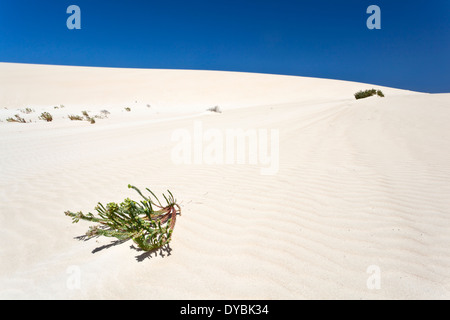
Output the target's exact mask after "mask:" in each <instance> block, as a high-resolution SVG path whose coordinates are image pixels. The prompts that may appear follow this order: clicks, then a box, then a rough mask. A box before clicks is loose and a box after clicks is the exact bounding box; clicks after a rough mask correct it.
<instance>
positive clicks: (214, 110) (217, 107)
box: [207, 106, 222, 113]
mask: <svg viewBox="0 0 450 320" xmlns="http://www.w3.org/2000/svg"><path fill="white" fill-rule="evenodd" d="M207 111H211V112H217V113H222V110H220V108H219V106H215V107H211V108H209V109H208V110H207Z"/></svg>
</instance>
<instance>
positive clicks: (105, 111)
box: [100, 110, 111, 118]
mask: <svg viewBox="0 0 450 320" xmlns="http://www.w3.org/2000/svg"><path fill="white" fill-rule="evenodd" d="M100 113H101V114H102V115H103V116H105V118H107V117H108V115H110V114H111V112H109V111H108V110H102V111H100Z"/></svg>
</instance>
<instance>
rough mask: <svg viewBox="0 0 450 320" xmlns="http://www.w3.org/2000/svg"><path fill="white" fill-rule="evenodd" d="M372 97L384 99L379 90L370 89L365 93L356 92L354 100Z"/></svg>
mask: <svg viewBox="0 0 450 320" xmlns="http://www.w3.org/2000/svg"><path fill="white" fill-rule="evenodd" d="M374 95H378V96H380V97H384V94H383V92H381V90H375V89H370V90H365V91H358V92H357V93H355V98H356V99H357V100H358V99H364V98H367V97H371V96H374Z"/></svg>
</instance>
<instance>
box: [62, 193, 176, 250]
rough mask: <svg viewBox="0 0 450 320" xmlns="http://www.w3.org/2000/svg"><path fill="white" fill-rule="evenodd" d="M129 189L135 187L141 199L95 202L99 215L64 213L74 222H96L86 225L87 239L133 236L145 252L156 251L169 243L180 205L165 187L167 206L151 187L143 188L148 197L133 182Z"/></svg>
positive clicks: (123, 238) (122, 238) (126, 238)
mask: <svg viewBox="0 0 450 320" xmlns="http://www.w3.org/2000/svg"><path fill="white" fill-rule="evenodd" d="M128 188H132V189H134V190H136V192H137V193H139V195H140V196H141V197H142V198H143V199H144V200H141V201H140V203H138V202H136V201H133V200H130V199H129V198H127V199H125V200H124V201H123V202H122V203H120V204H117V203H114V202H110V203H108V204H107V205H106V207H104V206H103V205H102V204H101V203H98V205H97V206H96V207H95V210H96V211H97V212H98V217H96V216H94V215H93V214H92V213H88V214H87V215H84V214H83V213H82V212H77V213H73V212H70V211H66V212H65V214H66V215H67V216H69V217H71V218H72V220H73V221H72V222H73V223H77V222H78V221H79V220H80V219H81V220H86V221H90V222H96V223H99V225H96V226H91V227H90V228H89V230H88V231H87V233H86V236H87V237H88V238H92V237H97V236H105V237H114V238H117V239H119V240H128V239H132V240H133V241H134V242H135V243H136V244H137V246H138V247H139V248H141V249H142V250H145V251H150V250H155V249H158V248H161V247H162V246H164V245H166V244H168V243H169V242H170V240H171V237H172V233H173V229H174V227H175V222H176V217H177V214H181V208H180V206H179V205H178V204H177V203H176V200H175V199H174V197H173V195H172V193H171V192H170V191H169V190H167V191H168V192H169V196H168V197H166V196H165V195H164V194H163V197H164V199H165V200H166V205H162V204H161V202H160V201H159V200H158V198H157V197H156V196H155V194H154V193H153V192H152V191H150V189H148V188H147V189H146V190H147V191H148V192H150V196H149V197H146V196H144V195H143V194H142V193H141V191H140V190H139V189H138V188H136V187H134V186H132V185H128ZM152 197H153V198H154V200H153V199H152ZM154 208H157V210H155V209H154Z"/></svg>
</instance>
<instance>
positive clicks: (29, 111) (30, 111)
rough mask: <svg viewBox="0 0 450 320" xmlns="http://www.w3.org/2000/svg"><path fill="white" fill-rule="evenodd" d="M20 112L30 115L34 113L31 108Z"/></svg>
mask: <svg viewBox="0 0 450 320" xmlns="http://www.w3.org/2000/svg"><path fill="white" fill-rule="evenodd" d="M20 112H23V113H26V114H30V113H32V112H34V110H33V109H31V108H25V109H20Z"/></svg>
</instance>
